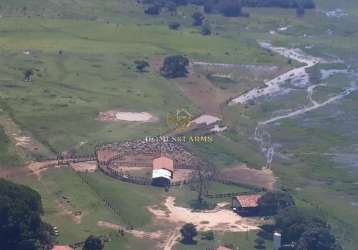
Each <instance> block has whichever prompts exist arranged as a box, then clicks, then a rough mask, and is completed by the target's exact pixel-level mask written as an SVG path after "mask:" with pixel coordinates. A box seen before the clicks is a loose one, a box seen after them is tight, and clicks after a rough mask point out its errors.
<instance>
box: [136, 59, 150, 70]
mask: <svg viewBox="0 0 358 250" xmlns="http://www.w3.org/2000/svg"><path fill="white" fill-rule="evenodd" d="M134 64H135V65H136V69H137V70H138V72H141V73H143V72H145V68H147V67H149V63H148V62H147V61H144V60H136V61H134Z"/></svg>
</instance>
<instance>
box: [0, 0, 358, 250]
mask: <svg viewBox="0 0 358 250" xmlns="http://www.w3.org/2000/svg"><path fill="white" fill-rule="evenodd" d="M8 2H9V3H11V4H12V5H17V7H19V8H21V6H23V5H24V1H8ZM46 2H47V3H46V4H44V1H42V0H39V1H31V4H32V3H34V5H33V6H28V8H29V9H30V10H32V11H38V10H39V9H40V8H39V7H37V6H45V11H44V15H45V16H46V15H47V16H54V15H55V14H56V13H63V12H65V13H66V14H65V15H61V16H60V18H74V19H85V18H86V15H87V17H89V16H91V18H92V19H93V20H94V19H96V18H95V17H96V16H97V20H99V21H101V22H102V21H105V19H111V23H110V24H108V25H107V24H104V22H102V23H98V22H83V21H81V22H74V21H64V20H51V21H48V20H47V21H46V22H43V20H44V19H38V18H31V21H29V20H30V19H23V18H20V19H17V18H16V19H2V21H3V22H4V24H3V26H2V35H4V38H1V39H0V43H1V44H2V45H3V46H5V47H4V48H6V50H10V51H12V52H13V53H12V55H9V57H8V58H6V60H4V61H9V65H8V66H7V67H5V70H4V69H2V71H3V72H2V76H6V78H4V79H5V80H8V79H10V81H12V80H13V79H17V81H18V79H21V77H22V76H21V73H19V72H18V71H16V70H13V71H12V72H10V71H9V68H14V65H17V64H19V63H22V62H23V61H24V59H23V58H20V59H16V56H22V55H21V51H22V49H24V48H28V47H29V48H31V49H34V50H37V51H39V52H38V53H39V55H42V56H41V57H42V58H44V59H43V60H46V63H45V64H46V67H49V66H48V65H51V64H52V65H61V64H59V63H58V61H59V60H58V56H57V54H56V53H57V51H58V50H59V49H63V50H64V51H65V54H64V55H66V56H69V57H70V58H69V59H66V63H67V61H68V62H70V61H72V62H70V63H69V64H70V65H69V66H67V67H66V68H65V69H63V67H62V68H61V67H60V66H52V68H53V69H51V70H50V74H49V76H51V77H52V76H53V75H56V76H57V77H58V78H59V79H60V80H58V79H45V80H42V81H43V82H45V83H46V82H52V81H54V82H56V81H57V82H60V83H61V84H57V85H56V84H51V85H49V86H51V90H50V91H51V92H56V94H57V92H59V93H60V94H62V93H66V94H67V93H68V90H69V89H70V88H69V86H72V85H74V84H73V83H75V86H76V87H81V89H80V90H78V89H77V90H71V91H73V92H78V93H77V94H76V98H75V99H76V101H75V102H78V103H80V102H82V104H77V105H76V106H71V112H66V110H65V111H63V110H62V111H61V109H64V108H59V107H56V111H58V113H59V115H57V114H56V115H55V116H54V115H53V112H49V110H46V109H47V105H48V101H43V100H42V99H43V97H44V96H43V94H42V92H41V91H43V89H39V90H37V92H38V95H37V96H33V97H32V99H30V100H29V103H31V102H34V100H36V101H39V102H40V103H41V105H40V107H41V108H42V109H45V111H44V112H43V113H40V115H39V116H37V117H35V119H32V118H31V116H30V115H27V114H29V112H30V113H31V112H33V108H31V107H30V106H29V105H28V103H25V104H23V105H19V104H18V101H16V99H15V96H16V95H19V96H21V93H22V94H23V95H25V93H26V94H27V92H28V89H29V88H27V89H26V90H25V91H24V90H22V91H20V90H18V92H16V95H13V96H12V94H15V90H13V89H11V90H8V92H11V93H8V95H9V96H10V98H9V99H8V100H7V101H9V103H11V104H14V108H16V109H15V110H14V111H16V112H15V113H16V114H17V115H18V116H19V120H20V121H22V123H23V125H24V126H25V127H26V128H27V129H30V130H33V131H36V130H38V132H37V135H38V136H39V137H41V135H42V134H43V135H44V136H43V137H44V138H45V139H46V140H47V138H48V137H49V139H48V140H49V141H50V142H51V143H53V144H54V145H55V146H56V147H58V148H59V149H64V148H66V147H68V146H69V145H73V144H76V143H78V141H80V140H86V139H89V138H88V137H89V135H88V133H91V136H90V137H91V138H90V139H91V140H92V141H95V140H101V139H102V138H106V140H110V139H119V138H123V137H126V136H129V137H130V136H131V134H130V132H132V133H133V134H135V135H136V133H137V132H138V131H143V129H144V128H143V127H142V126H139V127H137V128H135V129H133V127H132V125H129V124H120V125H108V124H107V125H102V124H96V125H93V123H92V121H93V116H94V114H95V112H96V111H97V110H96V107H98V105H99V104H98V103H100V106H101V107H103V108H111V107H119V106H122V105H125V104H123V103H122V102H120V103H118V102H115V103H114V104H113V103H106V105H104V104H103V102H102V101H101V100H99V101H98V103H93V107H92V108H90V107H91V105H89V104H88V103H86V102H84V103H83V100H82V99H86V98H87V99H91V98H92V99H93V96H94V95H96V97H97V96H98V93H97V92H98V91H101V92H102V91H103V92H105V93H103V94H102V97H101V98H102V99H105V100H107V99H109V98H106V97H108V96H109V95H108V92H110V93H111V94H112V92H113V89H112V91H107V92H106V91H104V89H105V88H104V87H103V86H102V85H100V86H99V87H98V89H95V91H96V92H95V93H92V95H90V93H88V92H87V91H83V90H82V89H83V87H84V86H86V85H84V84H87V82H91V81H93V82H92V85H91V89H93V88H95V87H93V85H95V86H96V83H97V82H98V80H96V79H95V78H94V77H88V78H90V79H88V78H87V79H86V81H85V82H82V80H81V81H78V80H73V79H76V78H75V77H74V76H73V74H75V72H78V71H79V72H83V73H80V76H81V79H84V78H82V77H83V75H85V76H86V75H88V74H89V72H91V71H92V70H93V67H91V66H90V65H91V64H92V61H100V60H102V62H101V64H102V68H103V67H105V68H107V69H109V70H108V73H106V72H105V71H104V70H102V69H101V70H100V71H103V74H104V75H107V74H109V75H110V78H113V76H111V74H113V72H112V71H113V70H111V67H109V65H112V62H113V61H115V60H112V61H111V59H108V58H109V57H110V56H109V54H110V55H112V54H114V55H115V54H116V53H118V55H120V57H121V58H122V57H125V58H126V59H125V60H122V59H121V61H122V62H124V63H127V64H130V62H131V61H132V60H133V58H138V56H140V57H144V56H152V55H155V56H158V55H159V56H161V55H163V54H165V53H168V52H169V53H174V52H176V51H180V52H184V53H186V54H189V55H191V56H194V57H196V58H198V59H207V60H215V61H222V62H249V63H255V62H266V63H272V62H280V60H277V59H275V58H272V57H268V56H267V55H265V54H264V53H262V52H259V51H257V50H256V45H255V43H254V41H255V40H256V39H271V40H273V41H274V42H275V43H276V44H281V45H285V46H295V44H297V43H301V44H314V45H317V49H313V50H312V51H311V52H312V53H317V54H318V55H322V54H323V53H326V52H327V53H332V52H334V53H336V54H337V53H338V54H339V55H341V56H342V57H347V59H348V60H351V62H352V63H353V64H356V62H355V61H354V60H352V59H351V57H354V56H355V55H354V53H352V47H354V46H355V44H356V40H357V37H356V35H354V34H350V35H346V36H340V37H328V36H326V35H321V36H313V37H309V38H305V39H304V38H302V37H303V33H307V34H314V33H319V32H321V33H324V31H325V30H327V28H329V27H332V26H333V27H334V28H335V29H339V30H340V32H341V34H344V33H345V34H349V33H351V32H352V30H353V31H354V29H355V28H354V27H356V25H355V23H354V21H347V23H346V24H347V25H340V23H339V22H337V21H336V20H335V19H333V20H328V19H327V18H322V16H321V14H320V13H318V12H308V13H307V15H306V17H305V18H304V19H296V18H294V17H293V16H294V13H293V11H292V12H290V11H286V10H275V9H269V10H266V9H262V10H250V13H251V18H250V19H241V18H239V19H226V18H222V17H218V16H212V17H210V20H212V21H213V22H214V23H215V24H213V27H214V29H215V30H216V31H217V32H219V33H220V34H221V36H222V37H224V38H203V37H201V36H199V35H197V34H195V33H193V30H192V29H184V30H183V31H181V32H180V33H174V32H171V31H168V30H167V29H166V27H165V23H166V22H163V17H159V18H146V19H143V18H142V17H143V16H142V14H141V10H140V9H139V8H136V7H135V6H134V5H133V4H128V2H127V1H119V2H115V1H106V2H105V3H103V2H102V1H101V6H103V8H91V7H93V6H96V5H97V4H99V3H98V1H94V0H91V1H76V3H75V5H73V6H71V8H68V5H67V6H66V5H58V6H56V4H54V3H53V2H48V1H46ZM62 2H66V1H62ZM317 2H318V5H319V6H322V8H323V9H326V10H327V9H333V8H335V7H336V4H337V3H336V1H332V0H329V1H324V0H317ZM35 3H36V5H35ZM26 5H29V4H28V3H27V2H26ZM126 5H127V7H129V8H127V9H126V8H121V7H123V6H126ZM54 6H55V7H54ZM340 6H341V7H343V8H346V9H347V10H348V11H349V13H351V14H357V12H358V11H357V9H358V8H357V5H356V3H355V2H354V1H352V0H344V1H340ZM79 12H81V13H83V15H80V16H79V15H77V14H78V13H79ZM12 13H15V15H19V13H20V12H19V11H18V12H16V11H15V10H13V9H12ZM103 13H108V14H107V15H106V16H104V15H103ZM128 13H130V14H128ZM165 17H166V16H165ZM4 20H5V21H4ZM112 20H113V21H112ZM129 20H130V21H133V20H136V21H135V22H136V23H142V24H143V23H145V22H150V23H153V24H156V25H155V26H153V25H152V26H135V25H127V24H125V25H119V26H118V27H117V26H116V24H113V23H126V22H128V21H129ZM143 20H145V21H143ZM181 21H182V20H181ZM186 22H188V21H186ZM0 25H1V24H0ZM281 25H282V26H286V25H293V26H294V28H293V29H292V31H289V32H287V33H286V34H280V35H277V36H275V37H272V36H269V35H268V31H269V30H271V29H276V28H277V27H278V26H281ZM246 27H248V28H249V30H248V31H245V30H246ZM117 29H118V33H117V32H116V30H117ZM24 30H25V31H26V30H32V32H24ZM94 31H95V32H94ZM140 31H141V32H144V33H143V34H144V35H142V33H140ZM233 31H235V32H233ZM194 32H195V31H194ZM112 33H113V34H112ZM123 33H124V34H125V35H123ZM297 34H298V35H297ZM112 37H113V39H112ZM129 37H130V38H131V39H134V41H136V42H133V40H129V39H127V38H129ZM226 38H227V39H226ZM2 39H3V40H2ZM228 39H236V40H233V41H231V40H228ZM27 40H28V41H27ZM147 41H148V42H147ZM237 41H240V43H238V42H237ZM202 44H209V45H208V48H210V50H212V52H210V53H211V54H208V51H209V49H206V48H205V47H204V46H202ZM236 46H239V50H238V52H235V48H236ZM99 48H100V49H99ZM98 50H100V51H98ZM227 50H229V52H230V54H231V55H234V56H225V55H224V52H225V51H227ZM93 51H94V52H95V53H93ZM139 51H140V55H138V54H139V53H138V52H139ZM119 53H120V54H119ZM3 54H4V55H5V54H6V52H3ZM14 54H15V55H14ZM79 54H81V55H84V57H87V56H88V55H89V54H92V56H93V57H92V59H89V58H86V59H82V60H78V59H77V58H78V57H79V56H78V55H79ZM93 54H95V55H93ZM118 57H119V56H118ZM11 58H13V62H12V63H11V60H10V59H11ZM50 58H52V59H50ZM71 58H72V59H71ZM74 58H76V60H75V59H74ZM99 58H100V59H99ZM129 59H130V60H129ZM50 61H52V62H50ZM84 62H85V63H87V66H86V68H85V69H84V70H83V71H82V70H81V67H84V66H83V65H84ZM90 62H91V63H90ZM66 63H65V64H66ZM281 63H282V61H281ZM2 65H4V62H2ZM68 68H74V71H73V72H72V79H71V78H70V79H71V80H69V79H67V80H66V79H65V78H64V76H63V75H67V72H66V71H65V70H67V71H68V70H69V69H68ZM94 68H95V67H94ZM122 70H123V71H125V67H123V68H122ZM56 71H59V73H55V72H56ZM9 72H10V73H9ZM151 75H153V80H151V82H154V83H157V82H158V81H160V78H158V77H157V76H156V75H155V74H153V73H151ZM121 77H122V75H121ZM138 77H139V78H140V77H141V76H138ZM146 77H147V76H145V78H146ZM61 78H64V79H65V80H64V79H61ZM143 78H144V77H143ZM128 79H132V76H130V77H128ZM37 81H39V80H38V79H35V82H37ZM143 81H144V80H143ZM162 81H163V82H164V80H162ZM5 82H7V83H8V81H2V82H1V84H3V83H5ZM107 82H110V81H107ZM115 82H116V81H113V85H115ZM128 82H129V83H132V81H130V80H128ZM135 82H136V81H135ZM64 83H66V84H67V85H66V86H64V85H63V84H64ZM69 83H71V84H69ZM107 84H108V83H106V85H107ZM139 85H140V86H136V87H135V88H136V89H138V87H139V89H142V88H143V85H142V84H139ZM109 86H110V87H112V84H109ZM164 86H165V85H164ZM170 86H171V85H170ZM161 87H162V85H160V88H161ZM4 88H7V87H3V88H2V89H1V92H0V93H4V92H3V91H5V90H4ZM115 90H118V89H115ZM61 91H62V93H61ZM174 91H175V89H174ZM72 94H73V93H71V95H72ZM62 95H63V94H62ZM123 95H125V96H126V98H127V96H128V95H127V94H123ZM101 98H100V99H101ZM47 99H49V97H47ZM139 99H141V98H136V97H133V99H132V100H133V101H130V104H128V105H127V106H124V107H126V108H129V109H133V110H134V109H135V108H141V109H143V107H146V108H150V107H148V105H147V104H148V103H149V101H148V102H143V103H141V104H140V105H136V104H137V102H138V100H139ZM153 99H154V98H153ZM153 99H150V103H151V105H150V106H152V105H155V104H154V102H153ZM179 99H180V100H179V101H178V103H183V102H184V103H185V101H184V100H183V99H182V98H179ZM53 101H54V102H55V101H56V103H55V104H57V105H58V103H59V104H63V103H65V104H68V103H69V101H67V100H65V101H64V100H63V99H60V100H57V98H56V99H54V100H53ZM87 102H88V100H87ZM55 104H52V105H55ZM160 104H161V102H160V101H158V102H157V105H158V106H159V105H160ZM16 105H18V107H16ZM102 105H103V106H102ZM133 105H134V106H133ZM175 105H176V104H175V103H174V104H173V106H175ZM51 108H52V109H53V107H51ZM48 109H50V108H48ZM21 110H24V111H25V112H23V113H21V112H22V111H21ZM75 110H77V114H76V113H75V112H72V111H75ZM153 111H156V109H153ZM86 112H88V113H89V114H88V113H86ZM157 112H158V111H157ZM227 112H228V113H229V115H233V114H232V113H236V112H238V113H240V112H242V110H228V111H227ZM249 112H251V109H250V110H248V111H244V112H243V113H244V115H243V116H242V117H239V118H238V117H237V116H235V117H234V118H228V121H229V122H232V123H236V124H239V125H238V128H239V131H242V132H240V135H243V134H245V133H246V132H247V134H249V131H250V129H248V127H249V126H252V125H254V124H255V121H256V119H258V118H260V117H262V116H264V117H266V115H267V114H258V113H257V112H256V111H255V112H251V113H249ZM56 113H57V112H56ZM163 113H164V112H163ZM163 113H159V115H160V114H163ZM74 114H75V115H74ZM233 116H234V115H233ZM49 118H50V119H49ZM76 118H80V119H79V120H81V123H82V122H83V124H85V125H84V126H83V127H81V126H80V127H79V126H78V123H77V122H76ZM38 119H41V120H42V122H43V121H44V120H46V122H48V120H50V123H48V125H47V126H45V128H42V130H39V129H40V128H39V126H38V125H39V123H40V122H39V121H38ZM252 119H253V120H252ZM51 121H52V122H51ZM57 123H59V124H58V125H57ZM107 126H108V127H110V128H109V129H108V130H106V129H107ZM84 127H86V129H87V131H84V130H83V128H84ZM123 127H126V128H127V130H126V128H123ZM149 127H150V126H149ZM61 128H70V130H72V131H73V132H69V130H67V129H64V130H60V129H61ZM119 128H120V129H119ZM145 128H146V129H148V132H150V133H157V132H160V131H159V130H158V128H148V126H145ZM112 129H113V131H116V132H115V135H114V136H113V135H112V134H111V133H113V132H108V131H109V130H112ZM163 129H164V128H163ZM301 129H302V128H296V127H295V126H292V125H290V126H288V127H285V128H284V130H281V131H280V134H281V136H282V137H285V138H289V137H290V135H292V134H293V133H298V134H300V130H301ZM63 131H66V133H69V134H68V135H69V136H70V140H72V141H69V140H68V139H66V140H63V139H61V137H63V136H62V135H63ZM107 132H108V133H107ZM301 132H302V131H301ZM122 133H123V134H122ZM128 133H129V135H128ZM79 134H80V135H81V136H78V135H79ZM321 134H322V133H321V132H320V131H317V130H311V131H305V132H304V133H301V135H303V137H299V138H298V139H299V140H300V141H304V139H303V138H306V139H307V138H312V137H315V136H317V135H318V137H319V136H320V135H321ZM92 135H93V136H92ZM249 135H250V134H249ZM228 137H229V138H231V139H233V138H232V135H228ZM329 137H330V136H329ZM234 139H235V140H238V138H234ZM239 139H240V138H239ZM333 139H334V138H333ZM345 139H346V138H343V140H345ZM61 140H63V141H61ZM245 140H246V139H245V138H242V140H241V141H240V140H239V143H241V147H244V148H245V147H246V143H247V142H246V141H245ZM290 140H291V141H295V139H294V138H290ZM313 142H314V141H313ZM326 143H332V138H331V139H330V138H325V139H324V140H323V142H321V143H319V147H321V146H322V145H324V144H326ZM312 147H313V148H314V149H315V150H316V148H315V143H312V144H311V146H310V147H308V149H310V150H311V149H312ZM293 148H294V151H295V152H296V153H297V151H299V150H302V149H304V147H301V148H295V145H293ZM324 148H325V147H324ZM247 150H249V152H250V153H249V154H243V155H242V156H241V157H238V156H235V157H234V158H235V160H234V161H233V160H232V159H230V158H231V155H232V153H231V151H232V149H228V150H227V151H228V153H225V152H224V153H222V156H223V157H222V158H223V159H219V161H218V162H223V163H230V164H232V163H233V162H234V163H235V161H238V160H241V161H245V160H247V159H245V158H247V156H249V158H250V159H251V162H250V163H251V164H252V165H254V166H260V165H262V159H260V161H257V162H255V157H252V155H253V156H254V155H255V154H257V149H256V150H255V149H254V148H251V146H250V147H247ZM318 151H319V152H322V148H320V149H319V150H318ZM209 152H210V150H209ZM289 152H290V151H288V153H289ZM302 153H305V150H303V151H302ZM226 155H228V156H226ZM215 158H216V157H215ZM218 158H220V157H218ZM312 163H314V164H312ZM313 170H314V171H313ZM275 171H276V173H277V174H278V175H279V176H280V177H281V183H282V184H283V185H285V186H286V187H288V188H289V189H291V190H292V191H294V190H295V189H296V188H302V187H305V189H304V191H301V192H299V191H297V192H295V195H296V197H297V198H298V199H299V200H300V201H301V203H300V204H302V205H303V206H313V207H317V206H319V207H320V209H321V210H322V212H323V213H324V214H326V216H327V218H328V219H329V220H330V221H331V222H333V226H334V228H335V230H336V232H338V233H339V235H340V237H341V239H344V241H345V243H346V245H347V249H354V248H352V246H354V244H355V243H354V240H353V242H352V239H357V237H356V233H357V232H358V228H356V225H358V223H357V222H355V221H354V220H353V219H352V218H358V216H357V214H356V209H355V208H353V207H352V206H350V205H349V204H348V203H347V200H345V199H344V200H342V199H341V198H339V197H342V196H345V195H346V194H347V193H348V194H349V195H352V196H353V195H354V194H355V193H356V192H354V190H355V189H354V183H355V181H356V179H355V177H352V176H347V175H346V174H344V173H343V172H342V171H340V170H336V169H332V165H331V164H330V163H329V162H327V161H326V160H324V159H321V158H312V157H307V156H306V157H304V158H303V159H302V158H300V159H298V160H297V161H294V162H293V163H287V162H283V163H277V165H276V166H275ZM312 173H313V175H312ZM332 183H333V184H332ZM331 184H332V185H331ZM297 190H299V189H297ZM353 197H354V196H353ZM343 228H348V229H350V230H346V231H345V230H342V229H343ZM343 231H344V232H343ZM342 232H343V233H342Z"/></svg>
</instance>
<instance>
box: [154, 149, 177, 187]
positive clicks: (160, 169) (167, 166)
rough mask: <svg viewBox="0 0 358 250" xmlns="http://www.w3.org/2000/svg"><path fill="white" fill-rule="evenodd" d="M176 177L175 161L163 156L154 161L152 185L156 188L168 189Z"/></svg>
mask: <svg viewBox="0 0 358 250" xmlns="http://www.w3.org/2000/svg"><path fill="white" fill-rule="evenodd" d="M173 175H174V161H173V160H172V159H170V158H168V157H165V156H161V157H159V158H156V159H154V160H153V172H152V184H153V185H154V186H161V187H167V186H170V182H171V180H172V179H173Z"/></svg>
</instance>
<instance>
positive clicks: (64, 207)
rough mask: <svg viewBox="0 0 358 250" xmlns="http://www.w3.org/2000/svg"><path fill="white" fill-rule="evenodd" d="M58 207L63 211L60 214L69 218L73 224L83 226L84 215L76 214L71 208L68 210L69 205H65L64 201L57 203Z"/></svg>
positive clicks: (78, 212)
mask: <svg viewBox="0 0 358 250" xmlns="http://www.w3.org/2000/svg"><path fill="white" fill-rule="evenodd" d="M57 205H58V207H59V208H60V209H61V211H60V214H63V215H66V216H69V217H70V218H71V220H72V221H73V223H75V224H81V222H82V216H83V213H82V212H80V211H77V212H74V211H72V210H71V209H70V208H68V205H66V204H65V203H64V201H57Z"/></svg>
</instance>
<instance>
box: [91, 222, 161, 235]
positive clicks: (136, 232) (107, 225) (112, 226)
mask: <svg viewBox="0 0 358 250" xmlns="http://www.w3.org/2000/svg"><path fill="white" fill-rule="evenodd" d="M97 226H99V227H102V228H109V229H113V230H116V231H119V230H123V232H124V233H129V234H131V235H133V236H135V237H137V238H147V239H153V240H157V239H160V238H161V237H162V233H161V232H160V231H158V232H145V231H141V230H134V229H132V230H129V229H126V228H124V227H122V226H120V225H118V224H113V223H111V222H107V221H101V220H100V221H98V222H97Z"/></svg>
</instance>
